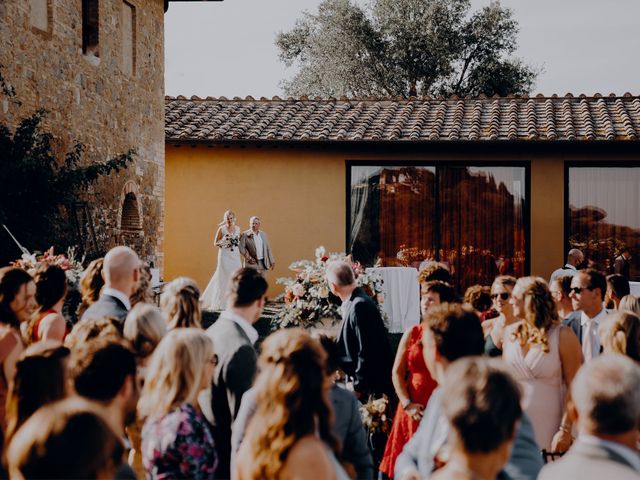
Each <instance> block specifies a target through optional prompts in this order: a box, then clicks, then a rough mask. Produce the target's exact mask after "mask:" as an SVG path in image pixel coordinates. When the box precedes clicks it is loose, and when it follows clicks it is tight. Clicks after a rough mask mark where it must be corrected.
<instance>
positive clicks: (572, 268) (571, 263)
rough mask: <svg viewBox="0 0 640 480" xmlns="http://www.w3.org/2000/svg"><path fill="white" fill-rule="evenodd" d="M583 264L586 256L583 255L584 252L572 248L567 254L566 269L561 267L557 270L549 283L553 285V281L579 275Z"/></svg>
mask: <svg viewBox="0 0 640 480" xmlns="http://www.w3.org/2000/svg"><path fill="white" fill-rule="evenodd" d="M583 263H584V254H583V253H582V251H581V250H579V249H577V248H572V249H571V250H569V253H568V254H567V263H566V264H565V265H564V267H560V268H558V269H557V270H554V271H553V273H552V274H551V278H550V279H549V282H550V283H553V281H554V280H555V279H556V278H558V277H566V276H570V277H573V276H574V275H577V273H578V268H580V266H581V265H582V264H583Z"/></svg>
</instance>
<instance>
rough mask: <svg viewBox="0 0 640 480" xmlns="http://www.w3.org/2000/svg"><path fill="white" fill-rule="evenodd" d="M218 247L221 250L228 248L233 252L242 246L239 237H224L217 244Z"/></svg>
mask: <svg viewBox="0 0 640 480" xmlns="http://www.w3.org/2000/svg"><path fill="white" fill-rule="evenodd" d="M216 245H217V246H219V247H220V248H228V249H229V250H231V251H232V252H233V249H234V248H237V247H238V246H239V245H240V238H239V237H238V236H237V235H224V236H223V237H222V238H221V239H220V240H218V241H217V242H216Z"/></svg>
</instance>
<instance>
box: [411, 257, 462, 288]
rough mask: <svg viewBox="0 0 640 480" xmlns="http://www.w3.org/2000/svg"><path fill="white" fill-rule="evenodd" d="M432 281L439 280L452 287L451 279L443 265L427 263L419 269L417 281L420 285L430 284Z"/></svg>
mask: <svg viewBox="0 0 640 480" xmlns="http://www.w3.org/2000/svg"><path fill="white" fill-rule="evenodd" d="M434 280H439V281H441V282H444V283H448V284H449V285H451V286H453V277H452V276H451V273H450V272H449V269H448V268H447V266H446V265H445V264H444V263H440V262H429V263H427V264H426V265H425V266H424V267H423V268H422V269H420V272H419V273H418V281H419V282H420V283H426V282H431V281H434Z"/></svg>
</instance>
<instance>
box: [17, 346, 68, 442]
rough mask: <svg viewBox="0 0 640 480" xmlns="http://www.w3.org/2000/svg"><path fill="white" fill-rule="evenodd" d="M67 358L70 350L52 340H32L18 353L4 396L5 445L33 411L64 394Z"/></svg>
mask: <svg viewBox="0 0 640 480" xmlns="http://www.w3.org/2000/svg"><path fill="white" fill-rule="evenodd" d="M68 358H69V349H68V348H66V347H63V346H61V345H60V344H59V343H57V342H53V341H43V342H38V343H35V344H33V345H31V346H29V347H28V348H27V349H26V350H25V351H24V353H23V354H22V355H21V356H20V360H18V363H17V364H16V375H15V377H14V379H13V382H12V383H11V386H10V387H9V395H8V397H7V417H6V418H7V422H6V423H7V429H6V433H5V442H6V444H7V445H8V444H9V443H10V442H11V439H12V438H13V435H14V434H15V433H16V431H17V430H18V429H19V428H20V427H21V426H22V424H23V423H24V422H25V421H26V420H27V419H28V418H29V417H30V416H31V415H33V413H34V412H35V411H36V410H38V409H39V408H40V407H42V406H44V405H48V404H50V403H53V402H55V401H58V400H61V399H63V398H65V397H66V396H67V374H66V369H67V360H68Z"/></svg>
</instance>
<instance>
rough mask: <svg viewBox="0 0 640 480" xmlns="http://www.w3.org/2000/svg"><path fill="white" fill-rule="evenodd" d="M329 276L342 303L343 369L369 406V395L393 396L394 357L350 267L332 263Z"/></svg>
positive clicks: (340, 342)
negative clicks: (392, 371)
mask: <svg viewBox="0 0 640 480" xmlns="http://www.w3.org/2000/svg"><path fill="white" fill-rule="evenodd" d="M326 275H327V282H328V283H329V288H330V289H331V292H332V293H333V294H334V295H336V296H338V297H339V298H340V300H342V325H341V326H340V333H339V334H338V338H337V339H336V342H337V344H338V349H339V353H338V354H339V358H340V360H339V363H340V367H341V368H342V370H344V372H345V373H346V374H347V375H349V376H350V377H352V378H353V388H354V391H355V394H356V396H357V397H358V399H359V400H360V401H361V402H363V403H364V402H367V401H368V399H369V396H370V395H373V396H374V397H381V396H382V394H385V393H386V394H387V395H390V396H392V395H393V386H392V384H391V367H392V366H393V354H392V353H391V347H390V345H389V341H388V338H387V329H386V328H385V326H384V322H383V321H382V317H381V315H380V310H379V309H378V306H377V305H376V304H375V303H374V302H373V300H371V298H370V297H369V296H368V295H367V294H366V293H365V292H364V291H363V290H362V289H361V288H358V287H356V280H355V276H354V273H353V269H352V268H351V265H349V264H348V263H346V262H342V261H334V262H330V263H329V264H328V265H327V269H326Z"/></svg>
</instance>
